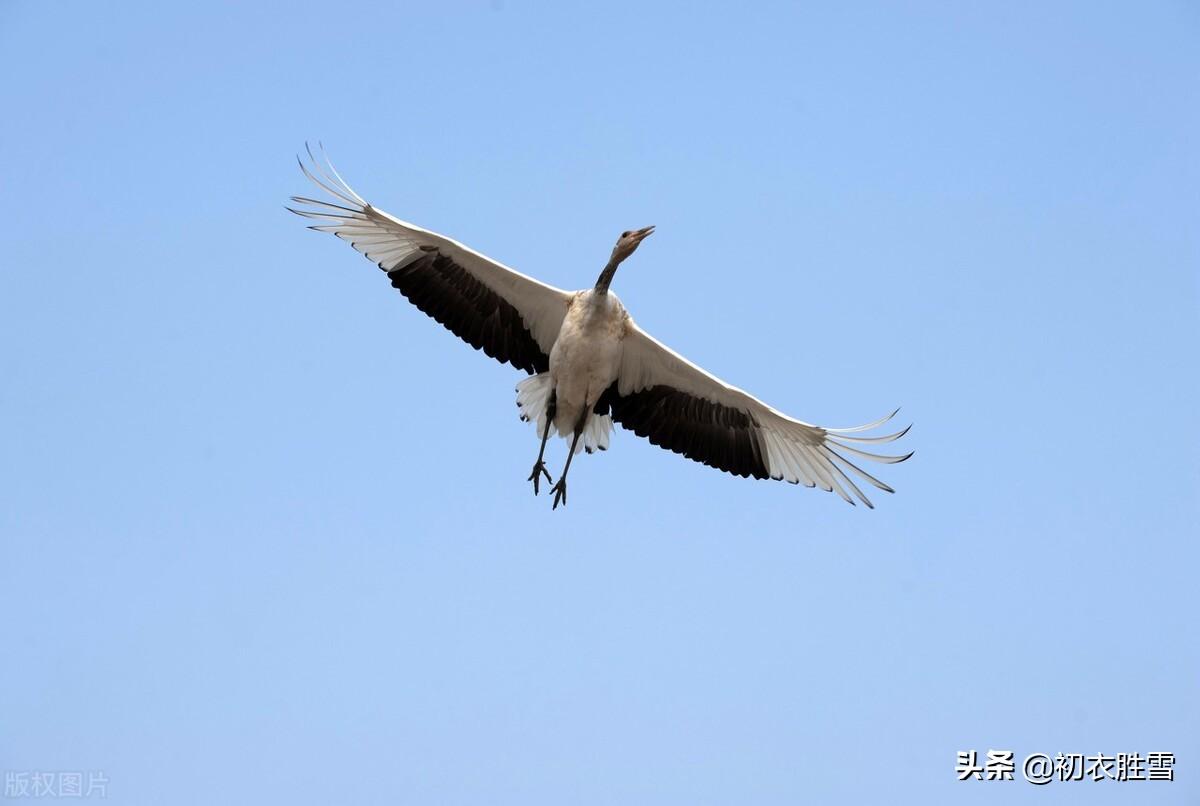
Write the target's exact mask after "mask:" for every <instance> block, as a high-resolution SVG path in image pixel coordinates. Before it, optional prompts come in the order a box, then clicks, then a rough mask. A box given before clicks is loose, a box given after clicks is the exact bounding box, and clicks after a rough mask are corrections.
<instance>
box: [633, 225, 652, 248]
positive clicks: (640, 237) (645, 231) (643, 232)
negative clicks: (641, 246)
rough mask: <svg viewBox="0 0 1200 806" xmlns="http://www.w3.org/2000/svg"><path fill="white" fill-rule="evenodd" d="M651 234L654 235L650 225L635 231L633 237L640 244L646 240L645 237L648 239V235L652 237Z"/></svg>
mask: <svg viewBox="0 0 1200 806" xmlns="http://www.w3.org/2000/svg"><path fill="white" fill-rule="evenodd" d="M653 234H654V225H653V224H651V225H650V226H648V227H642V228H641V229H640V230H637V231H636V232H634V233H633V237H635V238H637V242H638V243H641V242H642V241H644V240H646V238H647V237H649V236H650V235H653Z"/></svg>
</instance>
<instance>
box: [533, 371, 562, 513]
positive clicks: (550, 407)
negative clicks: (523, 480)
mask: <svg viewBox="0 0 1200 806" xmlns="http://www.w3.org/2000/svg"><path fill="white" fill-rule="evenodd" d="M555 409H556V404H555V393H554V390H553V389H551V390H550V399H549V400H548V401H546V430H545V431H543V432H542V446H541V447H540V448H538V458H537V461H536V462H534V463H533V472H532V473H530V474H529V479H528V481H532V482H533V494H534V495H537V494H538V483H539V482H540V481H541V480H542V479H541V477H542V475H543V474H545V476H546V481H550V480H551V479H550V471H549V470H547V469H546V464H545V463H544V462H543V461H542V457H543V456H545V455H546V440H548V439H549V438H550V429H551V428H552V427H553V426H554V413H555Z"/></svg>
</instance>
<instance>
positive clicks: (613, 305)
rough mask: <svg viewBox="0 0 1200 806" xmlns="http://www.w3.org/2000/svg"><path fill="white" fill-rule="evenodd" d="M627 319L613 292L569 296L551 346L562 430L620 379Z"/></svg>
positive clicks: (564, 431) (552, 372) (570, 427)
mask: <svg viewBox="0 0 1200 806" xmlns="http://www.w3.org/2000/svg"><path fill="white" fill-rule="evenodd" d="M626 319H627V314H626V313H625V306H623V305H622V304H621V301H620V300H619V299H617V297H616V295H615V294H613V293H611V292H609V293H607V294H600V295H597V294H595V293H594V292H593V291H590V290H589V291H580V292H579V293H578V294H576V296H575V298H574V299H573V300H572V301H571V305H570V307H569V308H568V309H567V315H566V317H565V318H564V319H563V324H562V329H561V330H559V332H558V339H557V340H556V341H555V342H554V348H553V349H552V350H551V351H550V377H551V380H552V381H553V383H554V389H555V394H556V398H557V416H556V417H555V420H556V423H555V424H556V425H557V426H558V428H559V432H560V433H564V434H565V433H567V432H569V431H571V430H572V429H573V428H574V426H575V423H576V422H577V421H578V419H579V415H580V413H581V410H582V409H584V408H587V409H589V410H590V409H591V408H592V407H593V406H594V405H595V404H596V401H597V400H599V399H600V395H601V394H603V393H604V390H605V389H607V388H608V387H609V385H611V384H612V382H613V381H614V380H616V378H617V371H618V369H619V368H620V365H621V339H622V337H623V336H624V333H625V320H626Z"/></svg>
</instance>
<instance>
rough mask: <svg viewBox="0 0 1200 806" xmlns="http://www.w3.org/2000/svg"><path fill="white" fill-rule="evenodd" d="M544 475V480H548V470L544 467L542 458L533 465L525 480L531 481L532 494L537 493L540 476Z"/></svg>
mask: <svg viewBox="0 0 1200 806" xmlns="http://www.w3.org/2000/svg"><path fill="white" fill-rule="evenodd" d="M543 475H544V476H545V477H546V481H550V480H551V479H550V471H549V470H547V469H546V464H545V463H544V462H543V461H542V460H540V459H539V460H538V461H537V463H536V464H534V466H533V472H532V473H530V474H529V478H528V479H527V481H532V482H533V494H534V495H537V494H538V484H539V483H540V482H541V480H542V476H543Z"/></svg>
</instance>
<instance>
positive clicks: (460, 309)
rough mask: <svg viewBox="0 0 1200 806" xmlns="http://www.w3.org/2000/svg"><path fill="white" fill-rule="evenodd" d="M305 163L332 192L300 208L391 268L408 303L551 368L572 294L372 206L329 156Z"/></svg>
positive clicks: (509, 356)
mask: <svg viewBox="0 0 1200 806" xmlns="http://www.w3.org/2000/svg"><path fill="white" fill-rule="evenodd" d="M308 155H309V158H310V159H311V160H312V164H313V167H312V170H310V169H309V168H308V166H306V165H305V164H304V163H303V162H301V163H300V169H301V170H302V171H304V175H305V176H307V177H308V178H309V179H310V180H312V182H313V183H314V184H316V185H317V186H318V187H319V188H321V189H322V190H324V191H325V192H326V193H328V194H329V196H330V200H328V201H321V200H319V199H312V198H308V197H305V196H293V197H292V201H294V202H296V203H297V204H300V205H304V207H302V208H298V209H295V208H291V207H289V208H288V209H289V210H291V211H292V212H293V213H296V214H297V215H300V216H304V217H305V218H309V219H315V220H316V221H317V222H319V223H317V224H313V225H312V226H310V229H314V230H318V231H320V232H330V233H333V234H334V235H336V236H338V237H339V238H341V239H342V240H344V241H348V242H349V243H350V245H351V246H352V247H354V248H355V249H357V250H358V251H359V252H361V253H363V254H364V255H365V256H366V257H368V258H369V259H370V260H371V261H372V262H373V263H375V264H377V265H378V266H379V268H381V269H383V270H384V271H385V272H387V275H388V279H389V280H391V282H392V285H393V286H395V287H396V288H397V289H399V290H400V293H402V294H404V296H406V297H408V299H409V301H410V302H412V303H413V304H414V305H416V306H417V307H418V308H420V309H421V310H422V311H424V312H425V313H426V314H428V315H429V316H431V317H433V318H434V319H436V320H437V321H438V322H440V323H441V324H442V325H444V326H445V327H446V329H447V330H450V331H451V332H453V333H454V334H455V335H456V336H458V337H459V338H461V339H462V340H463V341H465V342H467V343H468V344H470V345H471V346H472V347H474V348H475V349H477V350H483V351H484V352H485V353H487V354H488V355H490V356H491V357H493V358H495V359H496V360H498V361H500V362H502V363H509V364H512V365H513V366H515V367H517V368H518V369H523V370H525V371H526V372H528V373H530V374H533V373H536V372H545V371H546V370H547V369H549V366H550V349H551V348H552V347H553V346H554V341H555V339H557V338H558V331H559V328H561V327H562V321H563V317H564V316H565V315H566V311H567V306H568V304H569V303H570V300H571V295H570V294H568V293H567V292H566V291H563V290H562V289H559V288H555V287H554V286H550V285H547V284H545V283H541V282H538V281H537V280H535V279H533V278H532V277H527V276H526V275H524V274H521V273H520V272H518V271H514V270H513V269H510V268H508V267H507V266H504V265H502V264H500V263H497V262H496V261H494V260H492V259H491V258H488V257H486V256H484V255H481V254H479V253H478V252H476V251H474V250H472V249H470V248H468V247H466V246H463V245H462V244H460V243H458V242H457V241H454V240H451V239H450V238H447V237H446V236H444V235H438V234H437V233H436V232H430V231H429V230H425V229H421V228H420V227H417V226H414V225H413V224H409V223H407V222H405V221H401V220H400V219H398V218H395V217H393V216H390V215H388V214H387V213H385V212H384V211H382V210H380V209H378V208H376V207H373V206H372V205H370V204H368V203H367V201H366V200H364V199H363V198H362V197H361V196H359V195H358V194H357V193H355V192H354V191H353V190H351V189H350V186H349V185H347V184H346V183H345V182H344V181H343V180H342V178H341V177H340V176H339V175H338V173H337V171H336V170H334V168H333V166H332V165H330V164H328V161H326V167H324V168H323V167H321V166H320V165H319V164H317V161H316V159H315V158H313V155H312V151H311V150H310V151H309V152H308Z"/></svg>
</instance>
